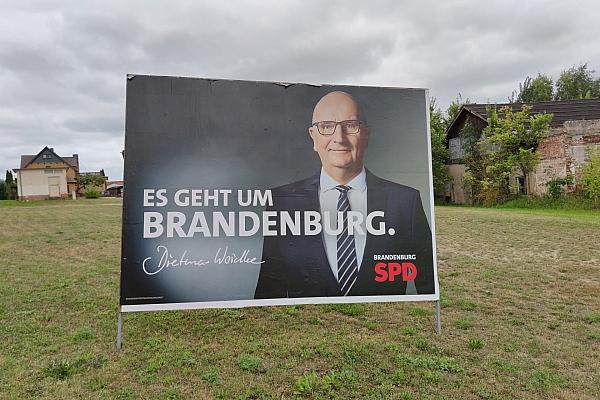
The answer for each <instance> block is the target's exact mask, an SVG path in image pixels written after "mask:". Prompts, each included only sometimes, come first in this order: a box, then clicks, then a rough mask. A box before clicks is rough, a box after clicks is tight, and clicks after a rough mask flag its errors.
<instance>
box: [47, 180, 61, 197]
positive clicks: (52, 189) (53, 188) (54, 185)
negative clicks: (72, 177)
mask: <svg viewBox="0 0 600 400" xmlns="http://www.w3.org/2000/svg"><path fill="white" fill-rule="evenodd" d="M48 193H49V194H50V198H57V197H60V177H59V176H50V177H48Z"/></svg>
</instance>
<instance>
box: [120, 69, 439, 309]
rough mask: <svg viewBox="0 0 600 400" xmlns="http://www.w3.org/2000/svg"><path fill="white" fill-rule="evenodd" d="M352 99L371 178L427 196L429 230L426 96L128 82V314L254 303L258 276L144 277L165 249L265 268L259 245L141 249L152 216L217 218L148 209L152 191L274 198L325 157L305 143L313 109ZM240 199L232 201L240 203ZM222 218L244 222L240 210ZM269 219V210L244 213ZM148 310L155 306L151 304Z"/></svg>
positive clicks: (151, 245) (226, 269)
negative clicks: (146, 216)
mask: <svg viewBox="0 0 600 400" xmlns="http://www.w3.org/2000/svg"><path fill="white" fill-rule="evenodd" d="M334 90H343V91H346V92H348V93H350V94H352V95H353V96H354V97H355V98H356V100H357V101H358V103H359V104H360V106H361V108H362V110H363V113H364V116H365V118H366V120H367V123H368V125H369V128H370V132H371V134H370V139H369V148H368V150H367V153H366V156H365V166H366V167H367V168H368V169H369V170H371V171H372V172H373V173H374V174H375V175H378V176H380V177H382V178H385V179H388V180H391V181H394V182H398V183H402V184H405V185H408V186H411V187H414V188H416V189H418V190H419V191H420V193H421V198H422V201H423V208H424V210H425V213H426V215H427V218H428V220H429V221H431V206H430V192H429V182H430V177H429V172H428V171H429V169H428V168H429V166H428V163H429V161H428V147H429V144H428V141H427V117H426V98H427V91H426V90H424V89H397V88H377V87H351V86H315V85H307V84H291V85H288V84H285V85H284V84H277V83H272V82H248V81H230V80H208V79H194V78H174V77H152V76H142V75H137V76H129V77H128V80H127V110H126V137H125V182H126V186H125V193H124V215H123V249H122V272H121V304H154V303H172V302H194V301H219V300H237V299H251V298H253V294H254V288H255V286H256V281H257V279H258V272H259V266H257V265H210V266H205V267H185V268H183V267H182V268H169V269H165V270H163V271H161V272H160V273H158V274H156V275H152V276H149V275H146V274H145V273H144V272H143V271H142V269H141V262H142V260H143V259H144V258H146V257H149V256H153V257H155V256H157V253H156V247H157V246H158V245H160V244H162V245H165V246H167V247H168V248H169V250H170V252H171V253H172V254H174V255H179V254H181V253H182V252H183V251H187V256H188V258H189V259H197V258H203V259H205V258H212V257H213V256H214V253H215V250H216V249H217V248H219V247H221V248H224V247H225V246H228V247H229V249H230V251H236V252H238V253H241V251H242V249H250V250H251V253H252V254H253V255H255V256H257V257H259V258H260V255H261V251H262V239H263V238H262V235H260V234H257V235H255V236H253V237H250V238H239V237H220V238H203V237H200V236H196V237H194V238H166V237H161V238H157V239H143V236H142V234H143V232H142V222H143V219H142V218H143V212H144V211H159V212H161V213H166V212H167V211H180V212H184V213H185V214H186V216H188V218H191V216H192V214H193V213H194V212H195V211H204V212H206V213H210V212H212V211H213V210H215V209H213V208H211V207H188V208H185V209H183V208H182V207H177V206H175V205H174V204H173V203H172V201H171V197H169V200H170V204H169V205H168V206H166V207H142V205H143V189H150V188H154V189H158V188H165V189H167V191H168V193H169V194H170V195H172V194H173V193H174V192H175V191H176V190H178V189H180V188H190V189H232V190H233V191H234V192H235V191H236V190H237V189H244V188H248V189H263V190H264V189H269V188H273V187H276V186H279V185H282V184H286V183H290V182H294V181H297V180H300V179H303V178H306V177H308V176H311V175H314V174H315V173H316V172H317V171H318V170H319V169H320V166H321V165H320V162H319V159H318V155H317V153H316V152H314V151H313V148H312V141H311V139H310V137H309V136H308V126H309V125H310V124H311V122H312V121H311V118H312V111H313V108H314V105H315V103H316V102H317V101H318V100H319V99H320V98H321V97H322V96H323V95H325V94H327V93H329V92H331V91H334ZM232 199H233V198H232ZM217 209H218V210H220V211H223V212H227V211H240V210H242V208H241V207H237V206H236V202H235V201H233V202H232V203H231V204H230V206H229V207H227V208H220V209H219V208H217ZM243 210H244V211H254V212H257V213H260V212H262V208H260V207H257V208H253V207H244V208H243ZM144 298H146V299H144Z"/></svg>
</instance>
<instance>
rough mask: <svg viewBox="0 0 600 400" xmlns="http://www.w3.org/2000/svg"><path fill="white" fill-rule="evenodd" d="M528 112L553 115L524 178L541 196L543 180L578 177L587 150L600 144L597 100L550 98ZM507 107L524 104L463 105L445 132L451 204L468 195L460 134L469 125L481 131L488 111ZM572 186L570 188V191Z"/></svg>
mask: <svg viewBox="0 0 600 400" xmlns="http://www.w3.org/2000/svg"><path fill="white" fill-rule="evenodd" d="M528 105H529V106H531V111H530V114H531V115H535V114H539V113H544V112H546V113H549V114H553V118H552V122H551V123H550V129H549V130H548V132H547V133H546V134H545V135H544V137H543V138H542V140H541V142H540V145H539V147H538V149H537V151H538V154H539V156H540V164H539V165H538V166H537V168H536V170H535V171H534V172H533V173H531V174H530V175H529V176H528V177H527V178H528V179H527V182H528V186H529V187H528V189H529V193H532V194H536V195H544V194H546V193H547V185H546V183H547V182H548V181H549V180H551V179H552V178H555V177H566V176H567V175H569V176H573V177H575V181H576V182H577V181H578V179H579V178H580V176H581V167H582V165H583V164H584V163H585V161H586V149H587V148H589V147H600V99H583V100H565V101H549V102H539V103H531V104H528ZM494 106H496V108H497V109H500V108H501V107H504V106H508V107H510V108H511V109H512V110H513V111H514V112H516V111H520V110H521V107H522V106H523V103H507V104H465V105H463V106H462V107H461V109H460V111H459V112H458V114H457V116H456V118H455V119H454V120H453V121H452V123H451V124H450V126H449V127H448V129H447V131H446V135H447V141H448V148H449V149H450V153H451V161H450V164H449V165H448V171H449V172H450V176H451V177H452V181H451V182H450V187H449V194H450V198H451V201H452V202H454V203H467V202H468V201H469V199H468V196H467V194H466V193H465V191H464V190H463V185H462V177H463V174H464V173H465V165H464V164H462V157H463V156H464V149H463V138H462V133H463V130H464V129H465V126H466V125H467V123H468V124H470V125H471V126H472V127H473V129H475V131H476V132H478V133H479V134H481V132H483V130H484V129H485V127H486V126H487V116H488V115H487V110H488V108H489V107H494ZM511 179H514V180H515V181H514V182H513V183H515V184H516V185H522V183H523V179H522V177H521V176H519V175H518V174H515V176H513V177H512V178H511ZM573 189H574V186H573V187H571V188H570V190H573Z"/></svg>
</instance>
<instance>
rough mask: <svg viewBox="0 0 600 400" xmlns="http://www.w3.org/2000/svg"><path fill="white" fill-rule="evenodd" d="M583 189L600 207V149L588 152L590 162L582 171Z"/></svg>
mask: <svg viewBox="0 0 600 400" xmlns="http://www.w3.org/2000/svg"><path fill="white" fill-rule="evenodd" d="M581 178H582V181H583V187H584V190H585V192H586V193H587V195H588V196H589V198H590V199H592V201H593V202H594V204H595V206H596V207H600V149H598V148H596V149H591V148H590V149H589V150H588V161H587V162H586V163H585V165H584V166H583V168H582V169H581Z"/></svg>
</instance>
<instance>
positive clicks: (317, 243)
mask: <svg viewBox="0 0 600 400" xmlns="http://www.w3.org/2000/svg"><path fill="white" fill-rule="evenodd" d="M320 177H321V171H319V172H318V173H317V174H316V175H314V176H312V177H311V178H310V179H308V181H307V184H306V185H305V186H304V191H305V194H306V198H307V200H308V201H307V202H306V204H307V208H306V209H307V210H314V211H318V212H320V211H321V205H320V201H319V182H320ZM307 238H308V240H310V242H311V245H310V247H308V248H311V249H315V251H316V252H317V254H315V256H316V257H317V260H318V262H317V265H318V268H319V273H320V275H321V276H322V277H323V278H325V279H327V282H328V286H329V287H330V290H339V288H338V281H337V279H335V276H334V275H333V272H332V271H331V266H330V265H329V260H328V259H327V253H326V251H325V241H324V240H323V230H321V234H320V235H314V236H307Z"/></svg>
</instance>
